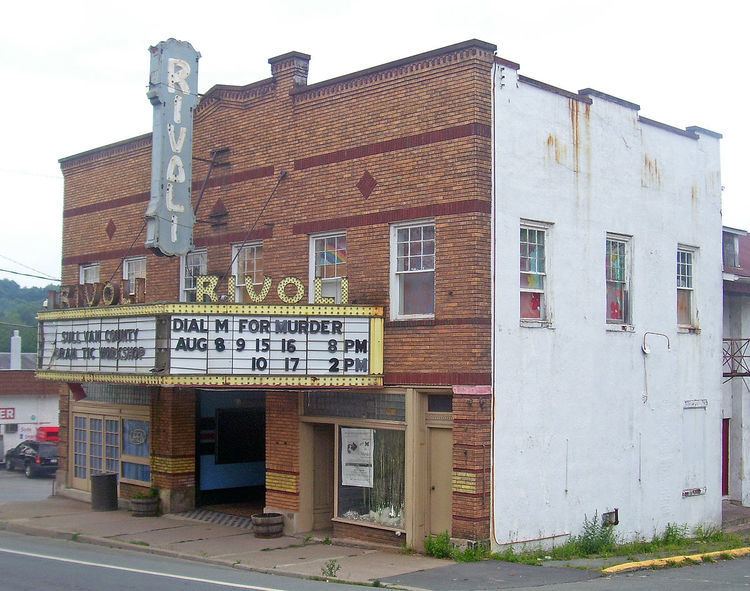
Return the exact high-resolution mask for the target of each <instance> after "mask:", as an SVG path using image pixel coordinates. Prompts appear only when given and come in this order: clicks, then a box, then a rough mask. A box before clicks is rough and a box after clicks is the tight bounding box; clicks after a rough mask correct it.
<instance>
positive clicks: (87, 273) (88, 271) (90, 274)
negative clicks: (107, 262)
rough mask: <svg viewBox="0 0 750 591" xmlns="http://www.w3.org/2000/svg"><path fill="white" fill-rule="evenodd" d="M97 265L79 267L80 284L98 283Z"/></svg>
mask: <svg viewBox="0 0 750 591" xmlns="http://www.w3.org/2000/svg"><path fill="white" fill-rule="evenodd" d="M99 268H100V266H99V263H91V264H88V265H81V268H80V277H79V279H80V283H81V284H84V285H85V284H86V283H99Z"/></svg>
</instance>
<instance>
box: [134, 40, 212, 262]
mask: <svg viewBox="0 0 750 591" xmlns="http://www.w3.org/2000/svg"><path fill="white" fill-rule="evenodd" d="M149 51H150V52H151V75H150V77H149V85H148V86H149V89H148V95H147V96H148V99H149V100H150V101H151V104H152V105H153V106H154V131H153V136H152V140H151V200H150V201H149V204H148V209H147V210H146V221H147V225H146V246H147V247H148V248H153V249H155V250H156V251H157V252H159V253H160V254H164V255H167V256H174V255H184V254H187V253H188V252H190V251H191V250H192V249H193V225H194V223H195V216H194V215H193V205H192V202H191V198H190V197H191V192H192V183H193V172H192V158H193V110H194V109H195V106H196V105H197V103H198V59H199V58H200V53H198V52H197V51H196V50H195V49H193V46H192V45H190V43H188V42H186V41H177V40H176V39H168V40H167V41H162V42H161V43H159V44H158V45H156V47H151V48H149Z"/></svg>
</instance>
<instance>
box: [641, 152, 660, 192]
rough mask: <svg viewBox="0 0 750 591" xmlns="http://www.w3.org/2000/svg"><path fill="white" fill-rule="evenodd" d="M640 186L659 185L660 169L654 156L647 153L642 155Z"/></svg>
mask: <svg viewBox="0 0 750 591" xmlns="http://www.w3.org/2000/svg"><path fill="white" fill-rule="evenodd" d="M641 186H643V187H661V170H660V169H659V163H658V162H657V160H656V158H651V157H650V156H649V155H648V154H644V155H643V173H642V174H641Z"/></svg>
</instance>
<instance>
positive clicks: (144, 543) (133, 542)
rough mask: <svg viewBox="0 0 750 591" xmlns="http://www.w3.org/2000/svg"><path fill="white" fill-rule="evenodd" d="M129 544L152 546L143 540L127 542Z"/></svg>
mask: <svg viewBox="0 0 750 591" xmlns="http://www.w3.org/2000/svg"><path fill="white" fill-rule="evenodd" d="M126 541H127V543H128V544H135V545H136V546H150V545H151V544H149V543H148V542H142V541H141V540H126Z"/></svg>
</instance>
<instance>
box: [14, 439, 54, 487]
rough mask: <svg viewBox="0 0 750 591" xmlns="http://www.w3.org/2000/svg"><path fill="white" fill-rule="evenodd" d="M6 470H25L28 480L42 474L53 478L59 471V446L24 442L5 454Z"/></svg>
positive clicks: (38, 442)
mask: <svg viewBox="0 0 750 591" xmlns="http://www.w3.org/2000/svg"><path fill="white" fill-rule="evenodd" d="M5 469H6V470H9V471H10V470H16V469H18V470H23V471H24V474H26V478H33V477H34V476H39V475H40V474H45V475H47V476H53V475H54V474H55V472H56V471H57V445H56V444H55V443H44V442H40V441H23V442H21V443H20V444H19V445H17V446H16V447H14V448H13V449H11V450H10V451H8V453H6V454H5Z"/></svg>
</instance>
